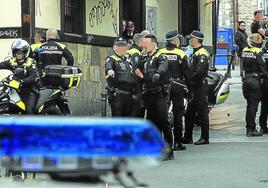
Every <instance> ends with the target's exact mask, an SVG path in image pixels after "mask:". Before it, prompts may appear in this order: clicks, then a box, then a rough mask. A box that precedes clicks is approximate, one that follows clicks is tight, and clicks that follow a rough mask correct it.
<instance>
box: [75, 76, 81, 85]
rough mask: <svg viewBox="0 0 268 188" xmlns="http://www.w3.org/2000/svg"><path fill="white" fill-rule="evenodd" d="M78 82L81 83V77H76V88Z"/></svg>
mask: <svg viewBox="0 0 268 188" xmlns="http://www.w3.org/2000/svg"><path fill="white" fill-rule="evenodd" d="M80 82H81V76H78V77H77V84H76V87H78V86H79V84H80Z"/></svg>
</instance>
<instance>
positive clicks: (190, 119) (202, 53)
mask: <svg viewBox="0 0 268 188" xmlns="http://www.w3.org/2000/svg"><path fill="white" fill-rule="evenodd" d="M191 37H192V38H197V39H200V40H203V38H204V35H203V34H202V33H201V32H200V31H193V32H192V33H191ZM208 66H209V53H208V52H207V50H206V49H205V48H204V47H203V46H202V45H201V46H200V47H198V48H194V52H193V54H192V56H191V62H190V73H191V82H192V83H191V84H192V86H191V88H190V90H191V92H192V95H193V99H192V100H191V101H190V103H189V104H188V109H187V112H186V115H185V133H184V143H192V134H193V127H194V123H195V122H194V120H195V119H197V123H198V125H199V126H200V127H201V137H200V139H199V140H198V141H197V142H195V144H196V145H200V144H209V117H208V113H209V111H208V96H207V91H208V83H207V79H206V77H207V73H208Z"/></svg>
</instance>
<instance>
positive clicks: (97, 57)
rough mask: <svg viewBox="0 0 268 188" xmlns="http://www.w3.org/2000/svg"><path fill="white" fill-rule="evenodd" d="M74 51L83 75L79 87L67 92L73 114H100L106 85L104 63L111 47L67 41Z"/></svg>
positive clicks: (70, 48)
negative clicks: (102, 93)
mask: <svg viewBox="0 0 268 188" xmlns="http://www.w3.org/2000/svg"><path fill="white" fill-rule="evenodd" d="M66 46H67V48H68V49H69V50H70V51H71V52H72V53H73V55H74V58H75V65H77V66H80V67H81V68H82V72H83V77H82V79H81V84H80V86H79V87H78V88H72V89H70V90H69V91H68V92H67V95H68V100H69V105H70V109H71V111H72V114H73V115H82V116H89V115H90V116H92V115H94V116H99V115H100V113H101V100H100V98H101V97H100V94H101V92H102V91H103V90H104V88H105V85H106V80H105V72H104V64H105V58H106V56H107V55H110V54H111V53H112V49H111V48H106V47H98V46H90V45H82V44H73V43H66Z"/></svg>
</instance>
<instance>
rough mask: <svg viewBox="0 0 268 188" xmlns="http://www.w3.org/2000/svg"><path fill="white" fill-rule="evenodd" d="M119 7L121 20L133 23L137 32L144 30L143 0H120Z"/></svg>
mask: <svg viewBox="0 0 268 188" xmlns="http://www.w3.org/2000/svg"><path fill="white" fill-rule="evenodd" d="M121 7H122V9H121V11H122V16H123V20H126V21H133V22H134V23H135V30H136V31H137V32H141V31H142V30H144V28H145V17H144V15H145V0H128V1H126V0H122V1H121ZM120 23H121V22H120Z"/></svg>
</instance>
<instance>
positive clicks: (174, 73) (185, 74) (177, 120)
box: [160, 30, 189, 150]
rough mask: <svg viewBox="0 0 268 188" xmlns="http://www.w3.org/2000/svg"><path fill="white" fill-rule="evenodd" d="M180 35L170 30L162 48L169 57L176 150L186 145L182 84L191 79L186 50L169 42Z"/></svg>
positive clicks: (162, 51) (182, 148) (161, 50)
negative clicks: (165, 43) (183, 128)
mask: <svg viewBox="0 0 268 188" xmlns="http://www.w3.org/2000/svg"><path fill="white" fill-rule="evenodd" d="M178 37H179V33H178V32H177V31H176V30H173V31H170V32H168V33H167V34H166V40H167V41H168V43H167V46H166V48H163V49H160V52H161V53H162V54H165V56H166V57H167V59H168V74H169V75H168V76H169V79H170V81H171V90H170V101H172V104H173V115H174V129H173V134H174V141H175V144H174V147H175V150H184V149H186V147H185V146H183V145H182V142H183V141H182V116H183V112H184V94H185V91H184V88H183V87H182V86H181V84H185V80H186V81H189V66H188V60H187V56H186V55H185V53H184V51H182V50H180V49H178V48H177V46H176V45H175V44H173V43H171V42H169V41H170V40H172V39H174V38H178Z"/></svg>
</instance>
